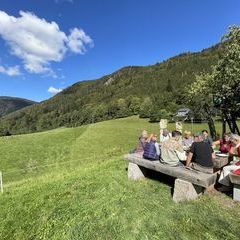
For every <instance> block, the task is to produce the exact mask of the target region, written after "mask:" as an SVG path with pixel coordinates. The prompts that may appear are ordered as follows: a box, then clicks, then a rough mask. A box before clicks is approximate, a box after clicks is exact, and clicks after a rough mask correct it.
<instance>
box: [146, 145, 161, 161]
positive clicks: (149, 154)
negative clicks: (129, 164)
mask: <svg viewBox="0 0 240 240" xmlns="http://www.w3.org/2000/svg"><path fill="white" fill-rule="evenodd" d="M143 157H144V158H146V159H149V160H159V155H157V151H156V146H155V142H153V141H150V142H149V143H148V142H147V143H146V144H145V147H144V152H143Z"/></svg>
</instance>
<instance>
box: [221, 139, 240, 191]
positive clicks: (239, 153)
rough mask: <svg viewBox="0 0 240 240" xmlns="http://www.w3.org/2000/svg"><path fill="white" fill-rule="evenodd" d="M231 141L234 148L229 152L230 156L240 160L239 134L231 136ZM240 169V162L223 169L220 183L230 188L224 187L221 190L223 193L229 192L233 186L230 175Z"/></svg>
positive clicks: (232, 163)
mask: <svg viewBox="0 0 240 240" xmlns="http://www.w3.org/2000/svg"><path fill="white" fill-rule="evenodd" d="M230 141H231V143H232V145H233V146H232V148H231V149H230V151H229V155H230V156H235V157H238V158H240V136H238V135H237V134H231V135H230ZM238 169H240V164H239V161H238V162H235V161H233V162H231V163H230V165H228V166H226V167H224V168H223V170H222V172H221V174H220V177H219V180H218V182H219V183H221V184H222V185H224V186H225V187H228V188H224V187H223V188H221V189H219V190H222V191H224V190H229V187H230V185H231V183H230V179H229V173H230V172H232V171H235V170H238Z"/></svg>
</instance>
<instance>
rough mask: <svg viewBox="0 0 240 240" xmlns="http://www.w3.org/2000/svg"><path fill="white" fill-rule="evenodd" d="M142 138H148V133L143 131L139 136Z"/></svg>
mask: <svg viewBox="0 0 240 240" xmlns="http://www.w3.org/2000/svg"><path fill="white" fill-rule="evenodd" d="M141 136H142V137H143V138H145V139H146V138H148V132H147V130H143V131H142V135H141Z"/></svg>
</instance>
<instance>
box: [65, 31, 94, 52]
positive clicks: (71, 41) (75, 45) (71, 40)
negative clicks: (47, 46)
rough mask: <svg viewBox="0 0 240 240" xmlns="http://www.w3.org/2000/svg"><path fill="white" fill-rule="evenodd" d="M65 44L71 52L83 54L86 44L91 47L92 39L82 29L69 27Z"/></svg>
mask: <svg viewBox="0 0 240 240" xmlns="http://www.w3.org/2000/svg"><path fill="white" fill-rule="evenodd" d="M67 44H68V47H69V48H70V49H71V50H72V51H73V52H75V53H80V54H84V53H85V52H86V47H85V46H86V45H89V46H90V47H93V40H92V39H91V38H90V37H89V36H88V35H86V33H85V32H84V31H83V30H82V29H78V28H74V29H71V33H70V35H69V37H68V43H67Z"/></svg>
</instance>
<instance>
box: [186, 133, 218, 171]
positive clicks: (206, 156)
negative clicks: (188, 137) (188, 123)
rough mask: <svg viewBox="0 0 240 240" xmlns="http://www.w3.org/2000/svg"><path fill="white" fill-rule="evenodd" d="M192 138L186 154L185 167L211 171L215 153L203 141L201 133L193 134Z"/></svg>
mask: <svg viewBox="0 0 240 240" xmlns="http://www.w3.org/2000/svg"><path fill="white" fill-rule="evenodd" d="M194 140H195V142H194V143H193V144H192V146H191V147H190V151H189V154H188V156H187V161H186V167H187V168H191V169H194V170H197V171H200V172H204V173H213V158H215V153H214V151H213V149H212V147H211V145H210V144H209V143H207V142H205V141H204V136H203V134H201V133H197V134H195V135H194Z"/></svg>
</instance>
